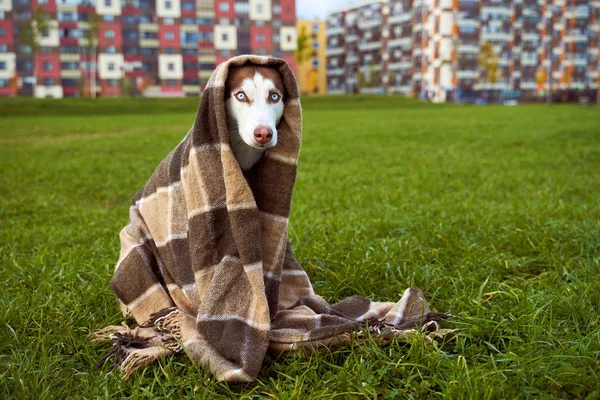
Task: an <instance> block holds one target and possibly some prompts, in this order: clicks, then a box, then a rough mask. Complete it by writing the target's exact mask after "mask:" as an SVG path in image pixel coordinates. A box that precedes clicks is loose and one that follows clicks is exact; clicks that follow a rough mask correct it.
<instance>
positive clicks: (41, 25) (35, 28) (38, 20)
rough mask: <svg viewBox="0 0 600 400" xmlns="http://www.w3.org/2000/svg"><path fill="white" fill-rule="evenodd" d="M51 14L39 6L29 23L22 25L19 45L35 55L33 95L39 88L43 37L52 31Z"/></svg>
mask: <svg viewBox="0 0 600 400" xmlns="http://www.w3.org/2000/svg"><path fill="white" fill-rule="evenodd" d="M49 20H50V14H48V13H47V12H46V11H44V9H43V8H42V7H41V6H39V5H38V6H37V7H36V9H35V10H34V11H33V15H32V16H31V19H30V20H29V21H26V22H25V23H24V24H23V25H21V27H20V30H19V43H20V44H21V45H22V46H27V47H29V48H30V49H31V54H32V55H33V63H32V64H33V77H34V80H35V83H34V84H33V95H34V96H35V90H36V88H37V56H38V54H39V51H40V42H41V40H42V36H46V35H47V34H48V31H49V30H50V23H49V22H48V21H49Z"/></svg>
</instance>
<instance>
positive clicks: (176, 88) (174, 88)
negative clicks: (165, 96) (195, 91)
mask: <svg viewBox="0 0 600 400" xmlns="http://www.w3.org/2000/svg"><path fill="white" fill-rule="evenodd" d="M175 82H176V83H177V84H176V85H175V86H168V85H167V83H166V80H165V79H163V80H162V83H161V85H160V91H161V92H163V93H172V92H177V93H181V92H183V87H182V86H181V81H175Z"/></svg>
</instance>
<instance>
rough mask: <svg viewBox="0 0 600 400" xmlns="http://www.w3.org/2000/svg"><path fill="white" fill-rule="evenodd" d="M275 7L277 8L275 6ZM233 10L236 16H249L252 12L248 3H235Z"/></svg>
mask: <svg viewBox="0 0 600 400" xmlns="http://www.w3.org/2000/svg"><path fill="white" fill-rule="evenodd" d="M273 7H275V6H273ZM233 9H234V11H235V13H236V14H248V11H250V7H249V5H248V3H237V2H236V3H235V5H234V6H233Z"/></svg>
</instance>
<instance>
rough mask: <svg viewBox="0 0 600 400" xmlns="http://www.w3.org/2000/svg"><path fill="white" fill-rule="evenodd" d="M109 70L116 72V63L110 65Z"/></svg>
mask: <svg viewBox="0 0 600 400" xmlns="http://www.w3.org/2000/svg"><path fill="white" fill-rule="evenodd" d="M107 68H108V70H109V71H114V70H115V63H108V66H107Z"/></svg>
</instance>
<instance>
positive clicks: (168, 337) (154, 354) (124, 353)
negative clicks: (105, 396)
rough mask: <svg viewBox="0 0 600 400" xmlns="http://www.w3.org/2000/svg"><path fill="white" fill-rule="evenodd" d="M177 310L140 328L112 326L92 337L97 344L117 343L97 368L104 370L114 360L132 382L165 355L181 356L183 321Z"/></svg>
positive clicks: (157, 315) (165, 311) (167, 310)
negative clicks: (138, 374)
mask: <svg viewBox="0 0 600 400" xmlns="http://www.w3.org/2000/svg"><path fill="white" fill-rule="evenodd" d="M182 318H183V313H182V312H181V311H179V310H178V309H177V308H174V307H173V308H165V309H163V310H160V311H159V312H157V313H154V314H152V315H151V316H150V318H149V319H148V320H147V321H146V322H145V323H144V324H142V325H140V326H139V327H137V328H134V329H131V328H129V327H128V326H127V325H126V324H125V323H123V324H122V325H120V326H118V325H111V326H108V327H106V328H104V329H100V330H98V331H96V332H94V333H93V334H92V337H93V338H92V341H93V342H113V346H112V348H111V350H110V351H109V352H108V353H107V354H106V355H105V356H104V357H102V359H101V360H100V361H99V362H98V363H97V364H96V368H101V367H102V366H103V365H104V364H105V363H106V362H107V361H108V359H109V358H111V357H113V356H114V364H115V366H117V365H118V366H119V370H120V371H121V373H122V374H123V378H124V379H128V378H129V377H130V376H131V374H132V373H133V372H134V371H136V370H138V369H139V368H142V367H145V366H147V365H150V364H152V363H153V362H154V361H156V360H157V359H158V358H159V357H161V356H163V355H168V354H173V353H179V352H181V351H182V350H183V348H182V346H181V319H182Z"/></svg>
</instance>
